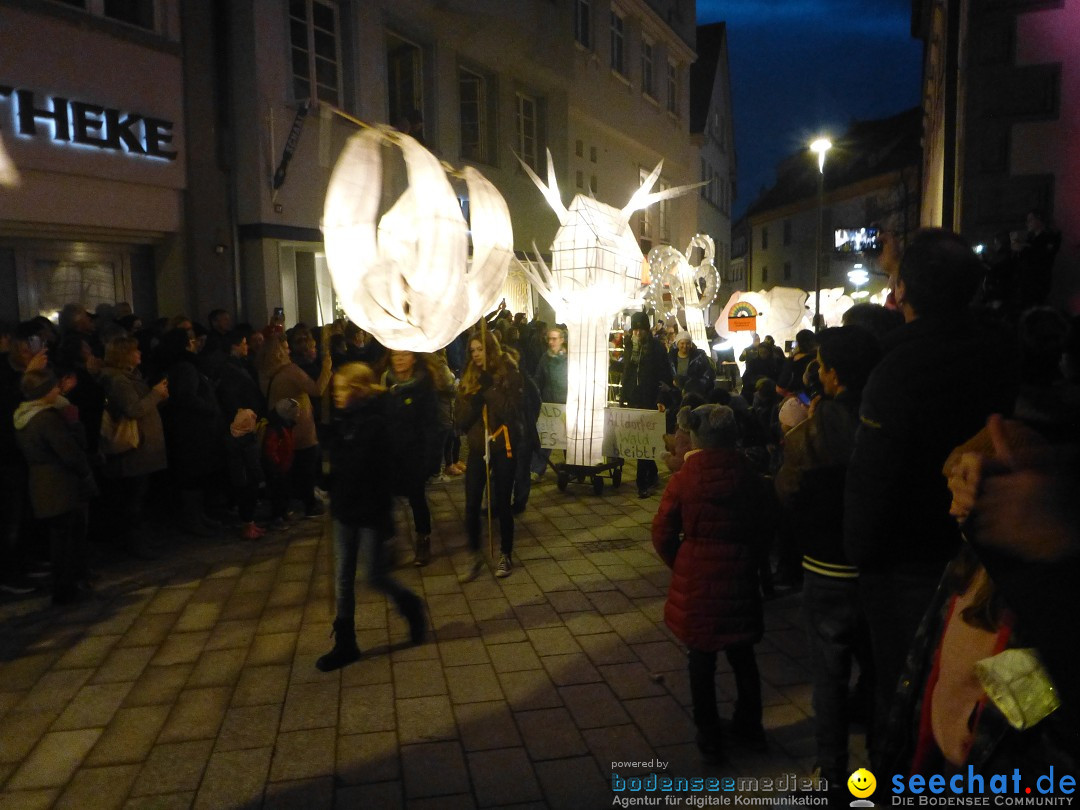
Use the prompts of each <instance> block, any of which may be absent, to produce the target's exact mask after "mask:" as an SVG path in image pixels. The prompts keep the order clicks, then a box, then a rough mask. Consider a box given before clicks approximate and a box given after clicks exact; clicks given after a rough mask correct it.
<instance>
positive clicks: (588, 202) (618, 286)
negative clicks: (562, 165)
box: [521, 151, 698, 466]
mask: <svg viewBox="0 0 1080 810" xmlns="http://www.w3.org/2000/svg"><path fill="white" fill-rule="evenodd" d="M521 165H522V167H523V168H524V170H525V172H526V173H527V174H528V175H529V177H531V178H532V180H533V182H534V183H535V184H536V186H537V188H539V189H540V191H541V193H542V194H543V195H544V197H545V199H547V201H548V204H549V205H550V206H551V208H552V210H553V211H554V212H555V214H556V216H557V217H558V218H559V226H560V227H559V230H558V231H557V232H556V234H555V239H554V241H553V242H552V243H551V267H550V268H549V267H548V265H547V264H546V263H545V262H544V261H543V259H541V258H540V255H539V251H536V262H535V263H523V264H522V266H523V269H524V271H525V273H526V275H527V276H528V277H529V279H530V281H532V283H533V285H534V286H535V287H536V288H537V290H538V292H539V293H540V294H541V295H542V296H543V297H544V298H545V299H546V300H547V301H548V303H549V304H551V306H552V308H553V309H554V310H555V315H556V317H557V318H558V319H559V321H561V322H563V323H565V324H566V327H567V394H566V444H567V446H566V462H567V464H572V465H582V466H592V465H597V464H600V463H601V462H602V461H603V459H604V453H603V444H604V408H605V406H606V405H607V380H608V340H609V338H610V327H611V322H612V320H613V318H614V316H615V313H617V312H618V311H619V310H620V309H623V308H624V307H625V306H626V305H627V304H629V303H630V302H631V301H632V300H633V299H634V296H635V295H637V293H638V291H639V289H640V287H641V272H642V267H643V265H644V259H645V257H644V256H643V255H642V253H641V248H640V247H638V243H637V238H636V237H635V236H634V231H633V229H632V228H631V227H630V215H631V214H633V213H634V212H635V211H638V210H640V209H642V208H645V207H647V206H649V205H652V204H653V203H655V202H660V201H661V200H667V199H670V198H672V197H676V196H678V195H680V194H684V193H685V192H687V191H690V190H691V189H694V188H697V185H698V184H695V185H691V186H679V187H676V188H671V189H664V190H663V191H657V192H653V191H652V187H653V184H654V183H655V182H656V179H657V178H658V177H659V176H660V169H661V167H662V166H663V162H661V163H660V164H658V165H657V166H656V168H655V169H654V170H653V171H652V174H650V175H649V176H648V177H647V178H646V179H645V181H644V182H643V183H642V184H641V187H640V188H639V189H638V190H637V191H636V192H635V193H634V194H633V196H631V198H630V200H629V202H627V203H626V205H625V206H623V207H622V208H621V209H620V208H615V207H613V206H610V205H607V204H606V203H602V202H600V201H599V200H596V199H594V198H592V197H586V196H584V195H582V194H578V195H577V196H575V197H574V199H573V200H572V201H571V203H570V207H569V208H567V207H566V206H565V205H563V202H562V198H561V197H560V196H559V187H558V183H557V182H556V180H555V168H554V164H553V163H552V160H551V152H550V151H549V152H548V153H547V169H548V171H547V175H548V177H547V183H546V184H545V183H544V182H543V181H542V180H541V179H540V178H539V177H537V176H536V173H535V172H534V171H533V170H532V169H531V168H530V167H529V166H528V164H526V163H525V162H524V161H521ZM533 247H534V250H535V245H534V246H533Z"/></svg>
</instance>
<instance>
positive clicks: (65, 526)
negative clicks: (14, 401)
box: [14, 369, 97, 605]
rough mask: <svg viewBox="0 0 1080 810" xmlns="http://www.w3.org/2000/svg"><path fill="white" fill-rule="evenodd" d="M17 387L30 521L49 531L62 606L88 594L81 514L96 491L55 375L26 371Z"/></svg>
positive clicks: (75, 418)
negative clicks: (31, 513)
mask: <svg viewBox="0 0 1080 810" xmlns="http://www.w3.org/2000/svg"><path fill="white" fill-rule="evenodd" d="M21 387H22V393H23V396H24V397H26V400H27V401H26V402H23V403H22V404H21V405H20V406H19V407H18V409H16V411H15V416H14V423H15V441H16V442H17V443H18V445H19V449H20V450H21V451H22V454H23V457H24V458H25V459H26V464H27V466H28V467H29V471H30V482H29V483H30V503H31V505H32V506H33V508H34V517H36V518H37V519H38V520H41V521H44V522H45V523H46V524H47V526H48V530H49V552H50V558H51V560H52V571H53V604H57V605H61V604H67V603H69V602H74V601H76V600H78V599H79V598H81V597H83V596H85V595H86V594H88V593H89V585H88V584H87V582H86V575H87V570H86V511H87V504H88V503H89V501H90V498H91V496H93V495H95V494H97V487H96V485H95V484H94V477H93V475H92V474H91V472H90V463H89V461H88V460H87V458H86V441H85V438H84V436H83V429H82V425H81V424H80V423H79V418H78V414H77V413H76V412H75V409H74V408H73V407H71V406H70V404H69V403H68V401H67V400H66V399H64V398H63V397H62V396H60V383H59V382H58V381H57V379H56V375H55V374H53V372H52V371H50V370H48V369H42V370H40V371H28V372H26V374H25V375H23V378H22V383H21Z"/></svg>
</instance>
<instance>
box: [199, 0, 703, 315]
mask: <svg viewBox="0 0 1080 810" xmlns="http://www.w3.org/2000/svg"><path fill="white" fill-rule="evenodd" d="M694 30H695V17H694V4H693V3H687V2H679V1H678V0H672V2H666V3H665V2H645V0H616V2H610V1H609V0H570V1H569V2H564V3H550V2H544V1H543V0H534V1H532V2H521V3H504V2H499V0H473V1H471V2H464V0H461V1H460V2H432V0H394V1H393V2H391V0H367V2H360V1H359V0H336V1H335V0H305V1H304V2H293V3H272V2H252V1H251V0H247V2H235V3H231V4H229V19H228V31H229V37H230V41H229V42H228V44H227V46H226V48H225V51H226V52H227V54H228V61H229V82H228V84H229V87H228V96H229V110H230V117H231V126H232V127H233V129H234V130H235V133H236V135H235V136H234V138H233V139H232V147H231V148H232V152H231V156H230V161H229V162H230V163H231V164H232V165H233V167H234V172H235V176H236V189H235V199H236V203H235V205H236V221H237V238H238V241H239V249H238V256H237V260H238V262H239V266H240V273H239V275H240V277H241V279H242V284H241V288H242V289H241V298H242V301H243V304H242V308H243V309H244V310H245V311H246V312H247V314H248V315H249V317H251V318H253V319H258V318H261V317H263V315H264V314H265V313H266V312H268V311H269V310H270V309H272V308H273V307H275V306H279V305H280V306H283V307H284V308H285V310H286V320H287V322H292V321H293V320H296V319H302V320H304V321H306V322H309V323H321V322H324V321H325V320H328V319H329V318H330V317H332V313H333V305H334V302H333V298H332V293H331V287H330V281H329V274H328V272H327V269H326V266H325V257H324V256H323V254H322V246H321V234H320V232H319V223H320V219H321V216H322V205H323V197H324V194H325V190H326V187H327V183H328V180H329V176H330V172H331V170H332V169H333V166H334V162H335V160H336V157H337V155H338V153H339V152H340V151H341V149H342V147H343V145H344V143H345V142H346V140H347V139H348V138H349V137H350V136H351V135H352V134H353V133H355V132H356V131H358V127H360V126H363V125H366V124H389V125H391V126H395V127H397V128H398V129H402V130H407V131H410V132H411V133H412V134H414V135H415V136H417V137H420V138H422V140H423V142H424V143H425V145H426V146H427V147H428V148H429V149H430V150H431V151H432V152H434V153H435V154H436V155H438V156H439V157H441V158H442V159H443V160H444V161H446V162H448V163H449V164H451V165H452V166H454V167H458V168H460V167H462V166H463V165H466V164H470V165H473V166H475V167H477V168H478V169H479V170H480V171H481V172H483V173H484V175H485V176H486V177H487V178H488V179H489V180H491V181H492V182H493V183H494V184H495V185H496V187H497V188H498V189H499V190H500V192H501V193H502V195H503V196H504V198H505V199H506V202H507V204H508V206H509V209H510V213H511V217H512V221H513V226H514V236H515V247H516V249H517V250H518V251H520V252H522V253H529V254H532V253H533V251H534V246H535V247H536V248H537V249H539V250H540V251H541V252H544V251H546V249H547V247H548V245H550V243H551V240H552V237H553V236H554V234H555V231H556V229H557V227H558V222H557V219H556V217H555V214H554V213H553V212H552V211H551V210H550V208H549V207H548V205H547V203H546V201H545V200H544V199H543V197H542V195H541V194H540V192H539V191H538V190H537V188H536V187H535V186H534V185H533V183H532V181H531V180H530V179H529V178H528V177H527V175H526V174H525V173H524V172H523V171H522V169H521V167H520V165H519V164H518V158H519V157H520V158H521V159H522V160H524V161H525V162H527V163H528V164H529V165H530V166H531V167H533V168H534V169H535V170H536V171H537V172H538V173H539V174H540V175H541V176H544V174H545V173H546V170H547V165H546V163H547V160H546V152H547V151H548V150H550V152H551V155H552V158H553V161H554V166H555V173H556V176H557V178H558V182H559V187H560V191H561V193H562V197H563V200H564V202H567V203H568V202H569V200H570V198H571V197H572V196H573V195H574V194H575V193H585V194H590V193H591V194H592V195H594V196H596V197H597V198H598V199H600V200H601V201H604V202H608V203H611V204H613V205H617V206H620V207H621V206H622V205H623V204H625V202H626V201H627V200H628V199H629V198H630V195H631V194H632V193H633V192H634V191H635V190H636V189H637V188H638V186H639V185H640V182H641V180H642V178H643V177H645V176H646V175H647V174H648V173H649V172H650V171H651V170H652V169H653V167H654V166H655V165H656V164H657V163H658V162H659V161H661V160H663V161H664V168H663V171H662V174H661V176H660V180H659V182H658V186H657V187H658V188H662V187H665V186H674V185H679V184H684V183H690V182H694V181H695V180H696V179H697V152H696V149H695V147H694V146H693V144H692V143H691V140H690V135H689V120H688V111H689V102H688V93H687V86H688V77H689V67H690V64H691V63H692V61H693V59H694V56H695V54H694V50H693V47H692V44H691V43H693V41H694ZM305 102H307V108H306V114H305V113H304V112H303V110H304V105H305ZM353 119H354V120H353ZM358 122H359V123H358ZM296 133H298V137H296V136H295V134H296ZM290 153H291V154H290ZM287 154H288V155H289V160H288V164H287V169H286V170H285V171H284V172H282V163H283V158H284V157H285V156H286V155H287ZM697 205H698V198H697V197H696V195H687V196H685V197H684V198H680V199H677V200H672V201H669V202H666V203H661V204H659V205H657V206H654V207H653V208H652V209H650V210H648V211H645V212H640V213H638V214H636V215H635V218H634V220H633V224H634V227H635V229H636V233H637V234H638V236H639V238H640V243H641V246H642V249H643V250H644V251H646V252H647V251H648V249H649V248H650V247H651V246H653V245H655V244H662V243H671V244H675V245H680V244H683V245H684V244H686V243H687V242H688V241H689V238H690V236H692V235H693V233H694V230H695V225H696V222H697V218H698V217H697V214H698V212H697ZM201 252H202V253H203V254H205V253H206V252H207V246H206V245H204V246H202V248H201ZM521 286H522V282H521V280H519V283H518V287H519V288H520V287H521ZM209 304H210V302H209V301H206V302H204V305H209Z"/></svg>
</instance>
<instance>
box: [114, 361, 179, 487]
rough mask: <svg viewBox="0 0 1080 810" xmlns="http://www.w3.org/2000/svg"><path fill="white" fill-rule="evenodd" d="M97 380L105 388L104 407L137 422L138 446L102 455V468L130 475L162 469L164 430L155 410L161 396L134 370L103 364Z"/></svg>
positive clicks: (123, 476)
mask: <svg viewBox="0 0 1080 810" xmlns="http://www.w3.org/2000/svg"><path fill="white" fill-rule="evenodd" d="M98 381H99V382H100V383H101V386H102V388H104V389H105V396H107V397H108V405H107V406H106V410H108V411H109V413H110V414H111V415H112V417H113V418H114V419H119V418H120V417H123V416H126V417H128V418H131V419H134V420H136V421H137V422H138V425H139V446H138V447H136V448H135V449H134V450H131V451H129V452H127V453H121V454H120V455H118V456H108V457H106V459H105V471H106V472H107V473H108V474H109V475H110V476H112V477H114V478H131V477H134V476H136V475H148V474H150V473H153V472H157V471H158V470H163V469H165V466H166V463H165V431H164V428H163V427H162V423H161V415H160V414H159V413H158V405H160V404H161V403H162V402H163V401H164V397H162V396H161V394H159V393H158V392H157V391H155V390H154V389H152V388H151V387H150V386H148V385H147V384H146V381H145V380H144V379H143V378H142V375H141V374H139V372H137V371H125V370H123V369H119V368H105V369H102V371H101V376H100V377H98Z"/></svg>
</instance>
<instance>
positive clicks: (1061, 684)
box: [879, 546, 1080, 788]
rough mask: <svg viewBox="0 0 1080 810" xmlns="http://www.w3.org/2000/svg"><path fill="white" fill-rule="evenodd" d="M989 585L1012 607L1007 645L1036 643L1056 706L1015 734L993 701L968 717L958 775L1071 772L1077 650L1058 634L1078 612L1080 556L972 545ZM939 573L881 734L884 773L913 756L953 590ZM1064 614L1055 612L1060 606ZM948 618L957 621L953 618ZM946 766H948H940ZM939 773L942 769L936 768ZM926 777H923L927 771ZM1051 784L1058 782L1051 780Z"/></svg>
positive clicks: (1077, 739)
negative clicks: (1033, 555)
mask: <svg viewBox="0 0 1080 810" xmlns="http://www.w3.org/2000/svg"><path fill="white" fill-rule="evenodd" d="M975 548H976V551H977V553H978V555H979V557H980V559H981V560H983V561H984V563H986V568H987V571H988V572H989V573H990V576H991V578H992V579H993V581H994V585H995V587H996V589H997V590H998V592H999V593H1000V595H1001V596H1002V597H1003V601H1004V604H1005V606H1006V612H1008V611H1014V612H1015V613H1014V615H1015V617H1016V623H1015V624H1014V625H1013V626H1012V629H1011V632H1009V633H1008V640H1007V641H1006V643H1005V645H1004V646H1005V648H1017V647H1020V648H1034V649H1035V650H1037V652H1038V655H1039V659H1040V660H1041V662H1042V663H1043V666H1044V667H1045V669H1046V672H1047V674H1048V675H1049V676H1050V679H1051V680H1052V681H1053V683H1054V687H1055V689H1056V690H1057V692H1058V696H1059V699H1060V700H1061V703H1062V705H1061V707H1060V708H1059V709H1058V710H1057V711H1055V712H1053V713H1052V714H1051V715H1050V716H1049V717H1046V718H1044V719H1043V720H1042V721H1041V722H1039V723H1037V724H1036V725H1035V726H1034V727H1032V728H1028V729H1025V730H1023V731H1018V730H1016V729H1014V728H1013V727H1012V726H1011V725H1009V723H1008V722H1007V721H1006V719H1005V717H1004V716H1003V715H1002V713H1001V711H1000V710H999V709H998V708H997V707H996V706H995V705H994V703H993V701H992V700H986V701H985V702H983V703H982V710H981V711H979V712H977V713H975V714H974V716H973V717H972V718H971V722H972V723H973V724H974V728H973V733H974V738H973V740H972V744H971V748H970V750H969V751H968V754H967V758H966V761H965V763H964V766H962V770H963V772H965V773H966V772H967V768H968V767H971V768H972V770H973V771H974V772H975V773H979V774H993V773H1009V772H1011V771H1012V769H1013V768H1019V769H1020V772H1022V773H1046V772H1048V771H1049V768H1050V767H1051V766H1053V767H1054V769H1055V771H1057V772H1058V773H1075V772H1076V769H1077V767H1078V766H1080V733H1078V732H1077V708H1076V703H1075V696H1076V694H1077V691H1076V686H1077V673H1078V672H1080V668H1078V667H1077V659H1078V656H1077V653H1076V643H1075V637H1074V636H1073V635H1072V634H1071V633H1067V632H1062V630H1061V627H1062V625H1061V622H1062V620H1063V618H1065V617H1067V616H1071V615H1075V613H1076V607H1077V605H1076V601H1077V600H1076V594H1077V588H1076V584H1077V575H1078V573H1080V561H1078V559H1077V558H1075V557H1073V558H1071V559H1070V560H1068V561H1065V562H1064V564H1062V565H1047V564H1046V563H1034V564H1033V563H1030V562H1025V561H1023V560H1020V559H1018V558H1013V557H1008V556H1006V555H1002V554H1001V553H999V552H997V551H995V550H990V549H985V548H978V547H977V546H976V547H975ZM947 580H948V576H947V575H946V576H945V577H943V578H942V581H941V583H940V584H939V586H938V589H937V591H936V593H935V594H934V597H933V600H932V601H931V603H930V605H929V606H928V607H927V611H926V614H925V615H924V616H923V620H922V623H921V624H920V625H919V629H918V631H917V632H916V634H915V637H914V639H913V640H912V643H911V646H910V647H909V648H908V656H907V661H906V663H905V665H904V671H903V675H902V677H901V678H900V679H899V681H898V683H897V687H896V694H895V695H894V697H893V700H892V702H891V704H890V710H889V717H888V722H886V723H884V724H883V728H882V729H881V731H880V732H879V733H880V735H881V761H882V762H883V763H884V766H883V768H882V770H884V771H885V772H886V773H904V774H907V773H911V772H912V765H913V762H912V760H913V754H914V752H915V751H916V749H917V744H918V732H919V726H920V721H921V718H922V714H923V709H924V706H923V704H924V702H925V700H926V687H927V684H928V681H929V677H930V674H931V672H932V670H933V669H934V666H935V663H936V661H937V654H938V650H939V647H940V645H941V641H942V637H943V634H944V631H945V628H946V618H947V616H948V613H949V608H950V603H951V597H952V596H953V595H954V590H955V589H954V588H952V587H950V585H949V583H948V581H947ZM1063 607H1065V608H1067V611H1066V612H1060V610H1061V608H1063ZM953 621H961V619H960V618H959V616H956V615H954V616H953ZM942 764H943V766H944V768H950V767H952V766H950V765H948V764H947V763H942ZM936 772H940V771H936ZM927 775H928V774H927ZM1054 787H1055V788H1056V787H1057V785H1056V783H1054Z"/></svg>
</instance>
